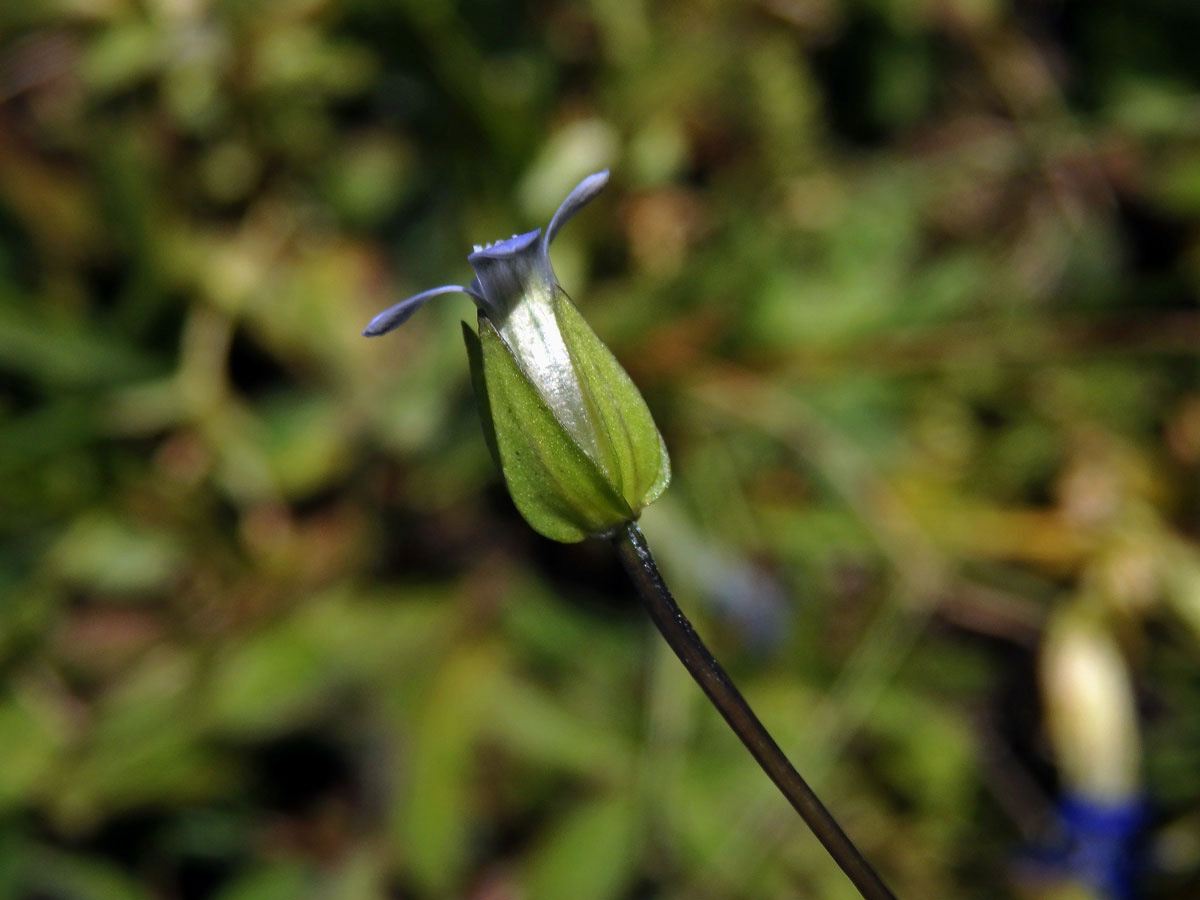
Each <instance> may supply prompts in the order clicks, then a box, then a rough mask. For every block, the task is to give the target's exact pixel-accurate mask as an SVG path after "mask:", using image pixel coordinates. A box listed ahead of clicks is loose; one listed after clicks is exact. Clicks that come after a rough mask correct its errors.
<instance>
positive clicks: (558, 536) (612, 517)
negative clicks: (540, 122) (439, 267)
mask: <svg viewBox="0 0 1200 900" xmlns="http://www.w3.org/2000/svg"><path fill="white" fill-rule="evenodd" d="M607 181H608V172H607V171H605V172H599V173H596V174H595V175H590V176H588V177H587V178H585V179H584V180H583V181H582V182H580V184H579V185H578V186H577V187H576V188H575V189H574V190H573V191H572V192H571V193H570V194H569V195H568V197H567V199H566V200H564V201H563V203H562V205H561V206H560V207H559V208H558V211H557V212H556V213H555V214H554V217H553V218H552V219H551V221H550V224H549V226H548V227H547V228H546V232H545V235H544V236H543V234H542V232H541V230H540V229H538V230H535V231H531V232H528V233H526V234H522V235H513V237H511V238H509V239H508V240H505V241H497V242H496V243H494V244H488V245H486V246H476V247H475V252H474V253H472V254H471V255H470V256H468V257H467V261H468V262H470V264H471V266H472V268H473V269H474V270H475V279H474V280H473V281H472V282H471V284H470V285H469V286H467V287H460V286H458V285H451V286H448V287H444V288H434V289H433V290H430V291H425V292H423V293H421V294H417V295H416V296H414V297H410V298H409V299H408V300H404V301H402V302H400V303H398V304H396V305H395V306H393V307H392V308H391V309H389V310H387V311H385V312H383V313H381V314H380V315H378V316H376V317H375V319H373V320H372V322H371V324H370V325H368V326H367V330H366V331H365V332H364V334H367V335H376V334H383V333H385V332H387V331H390V330H391V329H392V328H395V327H396V326H397V325H399V324H400V323H401V322H403V321H405V320H406V319H407V318H408V316H410V315H411V314H412V312H413V311H415V310H416V309H417V308H418V307H419V306H420V305H422V304H423V303H425V302H426V301H427V300H429V299H430V298H432V297H434V296H436V295H438V294H441V293H447V292H451V291H462V292H464V293H466V294H469V295H470V296H471V297H472V298H473V299H474V300H475V303H476V305H477V306H478V307H479V316H478V324H479V331H478V334H476V333H475V332H472V331H471V329H470V328H469V327H467V325H466V323H464V324H463V337H464V340H465V341H466V345H467V357H468V360H469V361H470V365H471V377H472V382H473V384H474V386H475V394H476V397H477V399H478V402H479V406H480V412H481V415H482V418H483V426H484V435H485V437H486V439H487V442H488V446H489V448H490V449H491V451H492V455H493V456H494V457H495V459H496V461H497V463H498V464H499V466H500V469H501V471H502V472H503V473H504V479H505V482H506V484H507V485H508V490H509V493H510V494H511V495H512V498H513V501H514V502H515V503H516V505H517V509H518V510H520V512H521V514H522V515H523V516H524V517H525V519H526V521H527V522H529V524H530V525H532V526H533V528H534V529H535V530H537V531H538V532H540V533H541V534H543V535H545V536H546V537H548V538H552V539H554V540H558V541H565V542H573V541H579V540H582V539H583V538H585V537H587V536H588V535H602V534H606V533H608V532H611V531H612V530H613V529H614V528H616V527H617V526H619V525H621V524H622V523H624V522H627V521H629V520H630V519H635V518H637V516H638V514H639V513H640V511H641V510H642V508H643V507H645V506H647V505H648V504H650V503H652V502H653V501H654V500H656V499H657V498H658V497H659V495H660V494H662V492H663V491H664V490H665V489H666V486H667V483H668V482H669V481H670V478H671V465H670V461H669V459H668V457H667V450H666V445H665V444H664V443H663V440H662V436H661V435H660V434H659V432H658V428H657V427H656V426H655V424H654V419H653V418H652V417H651V415H650V410H649V408H648V407H647V406H646V401H645V400H643V399H642V396H641V394H640V393H639V392H638V389H637V388H636V387H635V386H634V384H633V382H632V381H631V380H630V378H629V376H628V375H627V374H626V372H625V370H624V369H623V368H621V364H620V363H618V362H617V360H616V358H615V357H614V356H613V355H612V353H611V352H610V351H609V349H608V348H607V347H606V346H605V345H604V344H603V342H601V340H600V339H599V338H598V337H597V336H596V333H595V332H594V331H592V329H591V328H590V327H589V326H588V324H587V322H585V321H584V319H583V317H582V316H581V315H580V314H579V311H578V310H577V309H576V308H575V305H574V304H573V303H572V302H571V300H570V298H569V297H568V296H567V295H566V292H565V291H563V289H562V288H561V287H560V286H559V284H558V280H557V278H556V277H555V275H554V270H553V268H552V267H551V265H550V256H549V245H550V242H551V240H553V238H554V236H555V235H556V234H557V233H558V231H559V229H560V228H561V227H562V226H563V224H565V223H566V221H567V220H568V219H570V218H571V216H573V215H574V214H575V213H576V212H578V211H579V210H580V209H581V208H582V207H583V206H584V205H585V204H586V203H587V202H588V201H589V200H591V198H592V197H594V196H595V195H596V194H597V193H598V192H599V191H600V189H601V188H603V187H604V185H605V184H606V183H607Z"/></svg>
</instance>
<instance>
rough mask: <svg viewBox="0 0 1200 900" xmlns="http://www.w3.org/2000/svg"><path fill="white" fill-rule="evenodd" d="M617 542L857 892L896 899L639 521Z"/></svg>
mask: <svg viewBox="0 0 1200 900" xmlns="http://www.w3.org/2000/svg"><path fill="white" fill-rule="evenodd" d="M613 543H614V544H615V545H616V548H617V552H618V553H619V554H620V556H621V562H622V563H623V564H624V566H625V570H626V571H627V572H628V573H629V577H630V578H631V579H632V580H633V583H634V585H636V587H637V591H638V594H639V595H641V598H642V602H644V603H645V604H646V609H647V610H648V611H649V613H650V618H651V619H653V620H654V624H655V625H656V626H658V630H659V631H660V632H662V636H663V637H664V638H666V640H667V643H668V644H670V646H671V649H672V650H673V651H675V655H676V656H678V657H679V661H680V662H682V663H683V665H684V667H685V668H686V669H687V670H688V672H690V673H691V676H692V678H694V679H695V680H696V683H697V684H699V685H700V687H701V689H703V691H704V693H706V694H707V695H708V699H709V700H711V701H712V704H713V706H715V707H716V708H717V711H718V712H720V713H721V715H722V716H724V717H725V721H726V722H728V723H729V727H730V728H732V729H733V731H734V733H735V734H736V735H737V736H738V737H739V738H741V741H742V743H743V744H745V745H746V749H747V750H749V751H750V753H751V755H752V756H753V757H754V758H755V759H756V760H758V764H759V765H760V766H762V769H763V771H764V772H766V773H767V775H768V776H769V777H770V779H771V780H772V781H773V782H775V786H776V787H778V788H779V790H780V792H781V793H782V794H783V796H784V797H786V798H787V799H788V802H789V803H791V804H792V806H794V807H795V808H796V812H798V813H800V818H802V819H803V820H804V822H805V824H807V825H808V827H809V828H810V829H811V830H812V833H813V834H815V835H816V836H817V840H819V841H820V842H821V843H822V844H823V845H824V846H825V849H826V850H828V851H829V855H830V856H832V857H833V859H834V861H835V862H836V863H837V864H838V865H839V866H841V869H842V871H843V872H845V873H846V875H847V876H848V877H849V878H850V880H851V881H852V882H854V886H855V887H856V888H858V892H859V893H860V894H861V895H862V896H863V897H864V898H866V900H896V898H895V895H893V894H892V892H891V891H890V890H888V888H887V885H885V884H884V883H883V881H882V879H880V877H879V876H878V875H877V874H875V870H874V869H872V868H871V865H870V864H869V863H868V862H867V861H866V860H865V859H863V856H862V854H861V853H859V852H858V848H857V847H855V846H854V843H853V842H852V841H851V840H850V838H848V837H846V833H845V832H844V831H842V829H841V827H840V826H839V825H838V823H837V822H836V821H835V820H834V818H833V816H832V815H830V814H829V810H827V809H826V808H825V807H824V805H823V804H822V803H821V801H820V800H818V799H817V795H816V794H814V793H813V791H812V788H810V787H809V786H808V784H807V783H806V782H805V781H804V779H803V778H801V777H800V773H799V772H797V771H796V768H795V767H794V766H793V765H792V764H791V762H790V761H789V760H788V758H787V756H785V755H784V752H783V751H782V750H780V749H779V745H778V744H776V743H775V740H774V738H772V737H771V734H770V732H768V731H767V729H766V728H765V727H764V726H763V724H762V722H760V721H759V720H758V716H756V715H755V714H754V710H752V709H751V708H750V705H749V704H748V703H746V700H745V699H744V698H743V697H742V695H741V693H740V692H739V691H738V689H737V688H736V687H734V684H733V682H732V681H731V680H730V678H729V676H728V675H726V674H725V670H724V669H722V668H721V665H720V663H718V662H717V661H716V660H715V659H714V658H713V655H712V654H711V653H710V652H709V651H708V648H707V647H705V646H704V642H703V641H702V640H700V636H699V635H698V634H696V630H695V629H694V628H693V627H692V623H691V622H690V621H688V618H687V616H685V615H684V614H683V610H681V609H680V608H679V606H678V605H677V604H676V603H675V598H674V597H672V596H671V592H670V590H668V589H667V586H666V584H665V583H664V582H663V580H662V576H661V575H659V573H658V566H656V565H655V563H654V557H653V556H652V555H651V554H650V546H649V545H648V544H647V543H646V537H645V535H643V534H642V530H641V529H640V528H639V527H638V526H637V523H636V522H627V523H625V525H623V526H622V527H621V529H620V530H619V531H618V532H617V533H616V535H614V537H613Z"/></svg>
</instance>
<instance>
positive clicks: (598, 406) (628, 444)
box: [554, 289, 671, 512]
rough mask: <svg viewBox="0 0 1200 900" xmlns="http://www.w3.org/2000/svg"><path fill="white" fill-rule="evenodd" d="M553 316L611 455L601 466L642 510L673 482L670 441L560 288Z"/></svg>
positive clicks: (632, 505)
mask: <svg viewBox="0 0 1200 900" xmlns="http://www.w3.org/2000/svg"><path fill="white" fill-rule="evenodd" d="M554 313H555V316H556V317H557V319H558V326H559V329H560V330H561V332H562V336H563V341H564V342H565V343H566V345H567V350H568V352H569V353H570V356H571V360H572V362H573V363H574V364H575V371H576V373H577V374H578V376H579V383H580V385H581V387H582V388H583V395H584V400H585V402H586V403H587V404H588V407H589V409H588V417H589V418H590V419H591V420H592V422H593V425H594V427H595V429H596V432H597V433H598V434H599V435H600V441H599V443H600V444H601V447H602V452H603V453H604V455H605V456H606V457H607V458H606V459H603V460H598V461H597V462H599V463H600V465H601V466H603V467H604V468H605V469H607V470H608V474H609V476H610V478H611V479H612V480H613V482H614V483H615V485H616V486H617V488H618V490H620V492H621V494H622V496H623V497H624V498H625V502H626V503H627V504H629V507H630V508H631V509H633V510H634V511H635V512H640V511H641V510H642V508H643V507H645V506H648V505H649V504H651V503H653V502H654V501H655V500H657V499H658V498H659V496H660V495H661V494H662V492H663V491H665V490H666V488H667V484H668V483H669V482H670V481H671V460H670V457H669V456H668V455H667V445H666V442H664V441H663V439H662V435H661V434H659V431H658V426H657V425H655V424H654V417H653V416H652V415H651V414H650V408H649V407H648V406H647V405H646V401H645V400H644V399H643V398H642V394H641V392H640V391H639V390H638V389H637V386H636V385H635V384H634V383H633V379H631V378H630V377H629V375H628V374H627V373H626V371H625V369H624V368H623V367H622V366H621V364H620V363H619V362H618V361H617V358H616V357H615V356H613V355H612V351H611V350H609V349H608V347H607V346H606V345H605V344H604V342H603V341H601V340H600V338H599V337H598V336H597V335H596V332H594V331H593V330H592V327H591V326H590V325H588V323H587V321H586V320H585V319H584V318H583V316H582V315H580V313H579V310H578V309H576V308H575V304H574V303H572V302H571V298H570V297H568V296H567V295H566V292H565V291H563V290H562V289H559V290H558V292H557V295H556V297H555V301H554Z"/></svg>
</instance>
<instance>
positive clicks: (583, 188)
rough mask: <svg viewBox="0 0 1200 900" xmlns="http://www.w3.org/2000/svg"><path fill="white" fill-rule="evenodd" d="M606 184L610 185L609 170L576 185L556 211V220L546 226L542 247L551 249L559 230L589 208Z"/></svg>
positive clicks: (597, 173)
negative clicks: (551, 243)
mask: <svg viewBox="0 0 1200 900" xmlns="http://www.w3.org/2000/svg"><path fill="white" fill-rule="evenodd" d="M606 184H608V169H604V170H603V171H600V172H595V173H594V174H592V175H589V176H588V177H587V178H585V179H583V181H581V182H579V184H577V185H575V189H574V190H573V191H571V193H569V194H567V199H565V200H564V201H563V202H562V203H561V204H560V205H559V207H558V209H557V210H555V212H554V218H552V219H551V220H550V224H549V225H547V226H546V237H545V239H544V240H543V241H542V245H543V246H544V247H549V246H550V242H551V241H552V240H554V236H555V235H556V234H558V232H559V229H560V228H562V227H563V226H564V225H566V224H567V222H568V221H569V220H570V218H571V217H572V216H573V215H575V213H577V212H579V211H580V210H581V209H583V208H584V207H585V206H587V204H588V203H589V202H590V201H591V199H592V198H593V197H595V196H596V195H597V194H598V193H600V191H602V190H603V189H604V186H605V185H606Z"/></svg>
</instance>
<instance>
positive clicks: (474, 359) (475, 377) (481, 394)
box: [462, 322, 500, 468]
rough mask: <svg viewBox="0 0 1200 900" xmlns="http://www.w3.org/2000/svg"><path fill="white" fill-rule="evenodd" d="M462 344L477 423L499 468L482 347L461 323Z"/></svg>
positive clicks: (498, 453)
mask: <svg viewBox="0 0 1200 900" xmlns="http://www.w3.org/2000/svg"><path fill="white" fill-rule="evenodd" d="M462 330H463V343H464V344H466V345H467V366H468V368H470V370H471V387H472V389H474V391H475V403H476V404H477V405H478V406H479V421H480V422H482V423H483V441H484V443H485V444H487V448H488V452H489V453H490V454H492V459H493V460H494V461H495V463H496V466H497V467H498V468H499V467H500V450H499V448H498V447H497V446H496V426H495V425H494V424H492V404H491V401H489V400H488V392H487V382H486V381H485V380H484V377H483V347H482V346H481V345H480V343H479V335H477V334H476V333H475V332H473V331H472V330H471V326H470V325H468V324H467V323H466V322H463V323H462Z"/></svg>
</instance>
